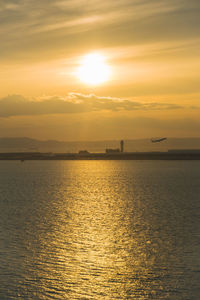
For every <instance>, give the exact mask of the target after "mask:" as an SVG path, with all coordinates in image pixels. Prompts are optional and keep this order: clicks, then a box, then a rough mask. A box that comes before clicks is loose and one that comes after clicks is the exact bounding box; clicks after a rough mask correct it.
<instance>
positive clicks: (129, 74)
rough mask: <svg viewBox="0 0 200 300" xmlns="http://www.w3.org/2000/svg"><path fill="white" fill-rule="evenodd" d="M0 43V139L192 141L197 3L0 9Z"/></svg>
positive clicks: (34, 3)
mask: <svg viewBox="0 0 200 300" xmlns="http://www.w3.org/2000/svg"><path fill="white" fill-rule="evenodd" d="M0 39H1V43H0V136H1V137H25V136H26V137H30V138H37V139H42V140H46V139H57V140H63V141H75V140H102V139H122V138H123V139H138V138H148V137H150V138H151V137H152V136H153V137H156V136H158V137H161V136H167V137H190V136H191V137H199V136H200V134H199V132H200V119H199V115H200V103H199V96H200V84H199V79H200V59H199V53H200V1H199V0H190V1H188V0H162V1H161V0H160V1H159V0H157V1H155V0H115V1H114V0H87V1H86V0H43V1H38V0H5V1H4V0H0ZM92 53H97V54H99V55H100V56H101V57H102V58H103V59H104V61H105V64H106V66H107V67H109V71H110V75H109V78H108V79H107V80H105V82H103V83H101V84H89V83H85V81H84V80H83V79H84V78H83V77H84V75H83V74H82V78H80V77H79V76H77V74H78V73H77V72H78V70H79V69H80V67H81V65H82V64H83V61H84V57H86V56H88V55H90V54H92ZM93 67H94V68H95V70H96V71H95V72H96V74H98V73H99V70H98V67H95V65H94V66H93ZM88 68H89V66H86V68H85V69H84V72H85V76H87V72H88ZM94 77H95V74H94Z"/></svg>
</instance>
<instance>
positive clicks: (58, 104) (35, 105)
mask: <svg viewBox="0 0 200 300" xmlns="http://www.w3.org/2000/svg"><path fill="white" fill-rule="evenodd" d="M180 108H183V107H182V106H180V105H176V104H169V103H157V102H151V103H141V102H137V101H131V100H126V99H120V98H111V97H98V96H96V95H93V94H91V95H84V94H80V93H70V94H69V95H68V96H66V97H58V96H54V97H43V98H40V99H37V100H28V99H26V98H24V97H22V96H19V95H12V96H7V97H5V98H2V99H1V100H0V117H11V116H34V115H47V114H75V113H84V112H94V111H105V110H106V111H134V110H171V109H180Z"/></svg>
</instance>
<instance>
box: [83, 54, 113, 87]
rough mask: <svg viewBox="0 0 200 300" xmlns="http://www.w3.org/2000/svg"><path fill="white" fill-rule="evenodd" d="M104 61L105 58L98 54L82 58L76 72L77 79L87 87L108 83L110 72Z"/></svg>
mask: <svg viewBox="0 0 200 300" xmlns="http://www.w3.org/2000/svg"><path fill="white" fill-rule="evenodd" d="M105 61H106V59H105V57H104V56H103V55H102V54H99V53H90V54H88V55H86V56H84V57H83V58H82V60H81V62H80V67H79V68H78V70H77V77H78V78H79V79H80V81H81V82H83V83H85V84H88V85H99V84H102V83H104V82H106V81H108V79H109V77H110V73H111V71H110V67H109V65H107V64H106V62H105Z"/></svg>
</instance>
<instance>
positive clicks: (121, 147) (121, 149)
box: [120, 140, 124, 153]
mask: <svg viewBox="0 0 200 300" xmlns="http://www.w3.org/2000/svg"><path fill="white" fill-rule="evenodd" d="M120 151H121V153H123V152H124V141H123V140H121V141H120Z"/></svg>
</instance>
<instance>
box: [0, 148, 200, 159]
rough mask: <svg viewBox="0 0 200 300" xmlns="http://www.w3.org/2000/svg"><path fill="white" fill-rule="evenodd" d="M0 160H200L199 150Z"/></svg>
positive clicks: (23, 154) (17, 155) (27, 154)
mask: <svg viewBox="0 0 200 300" xmlns="http://www.w3.org/2000/svg"><path fill="white" fill-rule="evenodd" d="M0 160H20V161H25V160H200V150H188V151H187V150H169V151H168V152H124V153H42V152H13V153H12V152H10V153H0Z"/></svg>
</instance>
